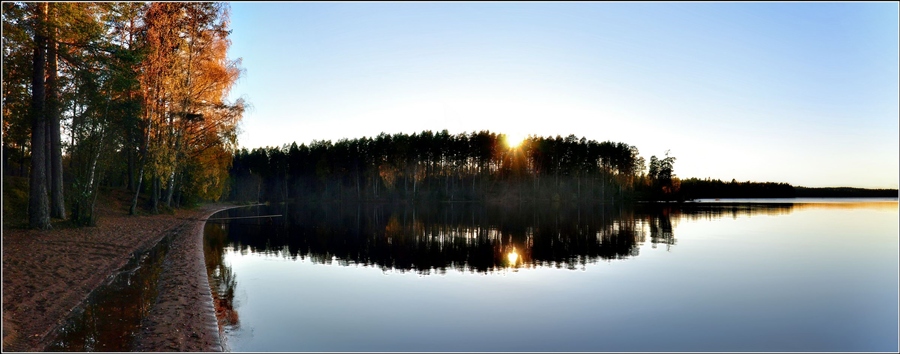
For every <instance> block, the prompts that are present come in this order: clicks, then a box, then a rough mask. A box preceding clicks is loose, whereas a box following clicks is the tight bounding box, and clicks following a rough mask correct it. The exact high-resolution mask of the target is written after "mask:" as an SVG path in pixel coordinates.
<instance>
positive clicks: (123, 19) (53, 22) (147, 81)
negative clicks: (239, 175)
mask: <svg viewBox="0 0 900 354" xmlns="http://www.w3.org/2000/svg"><path fill="white" fill-rule="evenodd" d="M228 18H229V6H228V4H227V3H216V2H152V3H130V2H120V3H106V2H104V3H87V2H85V3H82V2H73V3H25V2H4V3H3V31H4V35H3V63H4V64H3V65H4V73H3V155H4V160H3V163H4V165H3V170H4V174H5V175H12V176H15V175H18V176H26V175H27V176H30V180H31V182H30V193H29V199H30V200H31V202H30V203H29V205H30V206H29V210H28V214H29V219H30V220H31V222H30V225H31V226H32V227H37V228H48V227H50V224H49V219H50V217H52V218H70V219H71V220H73V221H75V222H76V223H81V224H92V223H94V222H95V221H96V220H95V217H94V216H93V215H94V213H93V209H94V204H95V200H96V196H97V193H98V191H99V190H100V187H101V186H108V187H121V188H128V189H129V190H131V191H133V192H134V198H133V201H132V205H131V213H133V214H136V213H140V212H141V210H146V211H150V212H153V213H156V212H159V210H160V207H161V206H165V207H176V206H178V205H184V204H189V203H193V202H196V201H200V200H217V199H219V198H220V197H221V196H222V195H223V194H224V193H225V192H226V187H227V186H228V183H227V178H228V169H229V167H230V163H231V156H232V154H233V153H234V150H235V147H236V145H237V133H236V129H237V125H238V123H239V121H240V119H241V116H242V113H243V111H244V102H243V101H241V100H238V101H236V102H230V101H229V100H228V94H229V92H230V90H231V88H232V86H233V85H234V83H235V82H236V81H237V79H238V77H239V76H240V75H241V72H242V69H241V67H240V60H230V59H228V57H227V55H226V54H227V51H228V48H229V46H230V44H231V43H230V40H229V38H228V36H229V34H230V31H229V29H228V25H229V22H228ZM142 195H143V196H144V198H141V196H142ZM140 200H147V201H148V202H147V203H146V204H144V203H140V205H139V201H140ZM67 212H68V214H69V215H66V213H67Z"/></svg>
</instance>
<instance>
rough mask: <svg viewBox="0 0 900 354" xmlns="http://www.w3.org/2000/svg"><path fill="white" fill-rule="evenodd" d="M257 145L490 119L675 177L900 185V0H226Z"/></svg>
mask: <svg viewBox="0 0 900 354" xmlns="http://www.w3.org/2000/svg"><path fill="white" fill-rule="evenodd" d="M231 29H232V30H233V32H232V35H231V39H232V46H231V50H230V52H229V56H230V58H233V59H234V58H242V60H243V63H242V66H243V67H244V68H245V69H246V73H245V75H244V76H243V77H242V78H241V79H240V80H239V81H238V84H237V85H236V86H235V87H234V89H233V91H232V97H233V98H237V97H243V98H244V99H246V100H247V101H249V103H250V104H251V105H252V109H251V110H250V111H248V112H247V113H246V114H245V115H244V119H243V121H242V123H241V129H242V133H241V134H240V135H239V144H240V145H241V146H242V147H246V148H248V149H252V148H255V147H260V146H281V145H283V144H290V143H291V142H297V144H301V143H307V144H309V143H310V142H312V141H313V140H332V141H336V140H338V139H341V138H360V137H363V136H368V137H374V136H376V135H378V134H379V133H381V132H386V133H389V134H394V133H399V132H403V133H409V134H411V133H414V132H421V131H423V130H432V131H440V130H442V129H448V130H449V131H450V132H451V133H454V134H455V133H459V132H471V131H477V130H483V129H487V130H491V131H494V132H497V133H507V134H511V135H527V134H534V135H540V136H556V135H562V136H566V135H569V134H575V135H576V136H578V137H582V136H583V137H586V138H588V139H594V140H597V141H605V140H612V141H615V142H625V143H628V144H630V145H635V146H637V147H638V149H639V150H640V152H641V155H642V156H644V157H645V158H646V159H648V160H649V158H650V156H651V155H657V156H662V155H663V154H664V153H665V151H666V150H671V155H672V156H675V157H676V158H677V160H676V162H675V173H676V175H678V176H679V177H682V178H687V177H699V178H706V177H711V178H719V179H722V180H726V181H730V180H731V179H732V178H735V179H737V180H739V181H746V180H753V181H773V182H787V183H791V184H793V185H800V186H810V187H823V186H853V187H867V188H897V187H898V178H900V177H898V171H900V164H898V161H900V153H898V151H900V139H898V136H900V129H898V121H900V99H898V97H900V84H898V78H900V70H898V68H900V59H898V3H896V2H869V3H856V2H821V3H811V2H797V3H786V2H758V3H750V2H734V3H732V2H722V3H706V2H683V3H682V2H674V3H661V2H647V3H633V2H622V3H607V2H573V3H566V2H545V3H542V2H522V3H516V2H493V3H491V2H472V3H459V2H446V3H439V2H412V3H410V2H395V3H391V2H372V3H367V2H321V3H309V2H296V3H291V2H287V3H285V2H270V3H261V2H232V3H231Z"/></svg>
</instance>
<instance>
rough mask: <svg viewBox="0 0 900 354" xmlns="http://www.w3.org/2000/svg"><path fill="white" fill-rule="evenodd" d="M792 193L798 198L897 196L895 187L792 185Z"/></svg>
mask: <svg viewBox="0 0 900 354" xmlns="http://www.w3.org/2000/svg"><path fill="white" fill-rule="evenodd" d="M794 195H795V196H796V197H798V198H891V197H893V198H897V196H898V195H897V190H896V189H863V188H850V187H838V188H808V187H794Z"/></svg>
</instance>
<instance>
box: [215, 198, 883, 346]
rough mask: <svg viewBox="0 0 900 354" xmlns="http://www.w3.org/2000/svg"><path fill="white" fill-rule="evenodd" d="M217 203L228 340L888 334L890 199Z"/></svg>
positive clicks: (317, 342)
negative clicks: (221, 205)
mask: <svg viewBox="0 0 900 354" xmlns="http://www.w3.org/2000/svg"><path fill="white" fill-rule="evenodd" d="M723 201H725V200H722V201H716V202H713V201H711V203H695V204H685V205H682V206H678V205H672V206H665V205H662V206H658V205H635V206H618V205H615V206H611V205H605V206H604V205H580V206H566V205H552V204H550V205H537V206H529V205H484V204H473V203H443V204H435V205H427V206H426V205H416V206H412V205H405V206H404V205H379V204H343V205H342V204H327V205H318V206H300V205H293V204H286V205H271V206H256V207H247V208H240V209H232V210H227V211H223V212H221V213H218V214H216V215H214V216H213V217H212V218H228V217H230V218H234V217H245V216H260V215H262V216H265V215H280V216H272V217H261V218H241V219H230V220H210V221H209V222H208V223H207V225H206V230H205V232H206V236H205V242H206V257H207V265H208V270H209V272H210V281H211V284H213V285H214V286H215V287H216V288H217V289H216V291H215V298H216V304H217V305H216V307H217V312H218V313H217V314H218V316H219V318H220V322H221V323H224V324H225V325H224V330H225V339H226V344H227V346H228V348H229V350H232V351H261V352H266V351H268V352H277V351H367V352H372V351H391V352H396V351H431V352H433V351H439V352H458V351H481V352H484V351H507V352H509V351H532V352H533V351H592V352H597V351H614V352H618V351H670V352H671V351H723V352H724V351H731V352H734V351H887V352H895V351H896V350H897V349H898V259H900V256H898V248H900V247H898V207H897V199H896V198H894V199H853V200H840V199H829V200H825V199H809V200H800V201H796V200H795V201H794V202H792V201H790V200H788V201H785V200H779V201H776V202H765V200H740V201H737V202H731V203H722V202H723Z"/></svg>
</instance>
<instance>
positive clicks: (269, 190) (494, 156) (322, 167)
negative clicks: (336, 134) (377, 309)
mask: <svg viewBox="0 0 900 354" xmlns="http://www.w3.org/2000/svg"><path fill="white" fill-rule="evenodd" d="M674 162H675V157H672V156H668V152H667V153H666V156H665V157H664V158H661V159H660V158H657V157H656V156H655V155H654V156H651V158H650V162H649V168H648V166H647V163H646V162H645V160H644V158H643V157H641V156H640V154H639V152H638V149H637V148H636V147H635V146H632V145H628V144H625V143H621V142H619V143H617V142H611V141H605V142H597V141H594V140H587V139H586V138H584V137H581V138H578V137H576V136H575V135H569V136H567V137H565V138H563V137H561V136H556V137H555V138H554V137H539V136H533V135H532V136H529V137H528V138H526V139H524V141H522V142H521V143H510V142H508V141H506V135H504V134H498V133H494V132H490V131H485V130H482V131H478V132H474V131H473V132H471V133H458V134H450V133H449V132H448V131H447V130H442V131H440V132H432V131H429V130H426V131H423V132H421V133H413V134H404V133H397V134H393V135H391V134H387V133H381V134H379V135H378V136H376V137H374V138H369V137H363V138H358V139H341V140H338V141H337V142H331V141H313V142H312V143H311V144H310V145H308V146H307V145H306V144H301V145H299V146H298V145H297V144H296V143H293V144H291V145H285V146H282V147H280V148H278V147H267V148H256V149H253V150H250V151H248V150H246V149H241V150H239V151H237V153H236V154H235V156H234V161H233V164H232V168H231V170H230V175H231V177H232V179H231V181H232V187H231V194H230V196H229V198H230V199H231V200H235V201H241V202H263V201H298V200H306V201H328V200H332V201H333V200H348V201H410V200H425V201H507V202H508V201H537V200H546V201H570V200H582V201H603V202H622V201H629V200H635V199H636V198H639V197H643V198H653V199H666V198H671V197H673V196H674V195H675V192H677V189H678V179H677V178H676V177H675V175H674V173H673V165H674Z"/></svg>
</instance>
